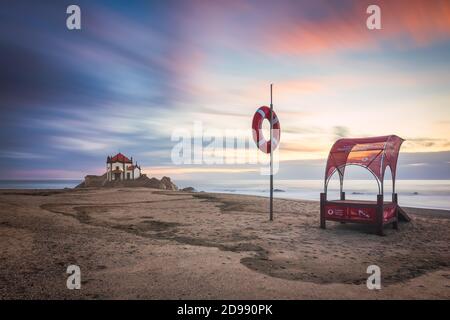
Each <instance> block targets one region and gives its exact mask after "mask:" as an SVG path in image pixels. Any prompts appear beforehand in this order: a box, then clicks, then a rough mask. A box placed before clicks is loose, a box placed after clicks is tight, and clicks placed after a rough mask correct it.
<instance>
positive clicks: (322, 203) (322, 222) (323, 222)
mask: <svg viewBox="0 0 450 320" xmlns="http://www.w3.org/2000/svg"><path fill="white" fill-rule="evenodd" d="M326 201H327V194H326V193H323V192H322V193H321V194H320V227H321V228H322V229H326V227H327V226H326V220H325V202H326Z"/></svg>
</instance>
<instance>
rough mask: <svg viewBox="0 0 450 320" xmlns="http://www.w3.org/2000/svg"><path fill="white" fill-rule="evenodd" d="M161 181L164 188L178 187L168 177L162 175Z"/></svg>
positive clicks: (174, 188) (172, 188) (173, 188)
mask: <svg viewBox="0 0 450 320" xmlns="http://www.w3.org/2000/svg"><path fill="white" fill-rule="evenodd" d="M161 183H162V184H163V185H164V186H165V189H166V190H174V191H175V190H178V187H177V186H176V185H175V184H174V183H173V182H172V181H171V180H170V178H169V177H163V178H162V179H161Z"/></svg>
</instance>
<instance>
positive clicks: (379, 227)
mask: <svg viewBox="0 0 450 320" xmlns="http://www.w3.org/2000/svg"><path fill="white" fill-rule="evenodd" d="M376 230H377V235H379V236H384V233H383V195H382V194H379V195H377V221H376Z"/></svg>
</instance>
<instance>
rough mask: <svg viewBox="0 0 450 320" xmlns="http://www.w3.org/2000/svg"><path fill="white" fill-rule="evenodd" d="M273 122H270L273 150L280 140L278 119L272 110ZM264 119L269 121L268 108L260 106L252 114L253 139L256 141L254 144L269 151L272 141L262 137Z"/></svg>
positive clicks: (262, 149) (266, 151)
mask: <svg viewBox="0 0 450 320" xmlns="http://www.w3.org/2000/svg"><path fill="white" fill-rule="evenodd" d="M272 116H273V123H272V130H273V131H272V142H273V150H275V149H276V148H277V146H278V143H279V142H280V131H281V130H280V121H279V120H278V117H277V115H276V113H275V111H272ZM264 119H267V120H269V122H270V108H269V107H267V106H262V107H260V108H259V109H258V110H256V112H255V115H254V116H253V124H252V129H253V140H254V141H255V143H256V146H257V147H258V148H259V150H261V151H262V152H265V153H270V149H271V145H272V143H271V142H270V141H267V140H266V139H265V138H264V135H263V132H262V123H263V121H264Z"/></svg>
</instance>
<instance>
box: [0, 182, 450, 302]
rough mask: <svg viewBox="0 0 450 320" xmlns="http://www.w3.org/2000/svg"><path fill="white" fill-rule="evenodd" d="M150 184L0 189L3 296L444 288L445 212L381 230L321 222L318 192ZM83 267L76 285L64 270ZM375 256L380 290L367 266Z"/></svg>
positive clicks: (352, 293)
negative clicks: (274, 195)
mask: <svg viewBox="0 0 450 320" xmlns="http://www.w3.org/2000/svg"><path fill="white" fill-rule="evenodd" d="M267 207H268V201H267V199H266V198H261V197H254V196H243V195H230V194H208V193H187V192H177V191H161V190H153V189H148V188H133V189H131V188H129V189H127V188H113V189H77V190H56V191H55V190H53V191H51V190H47V191H45V190H41V191H27V190H3V191H1V192H0V238H1V239H0V259H1V263H0V265H1V269H0V283H1V284H2V285H1V286H0V297H1V298H3V299H9V298H38V299H40V298H41V299H42V298H43V299H46V298H56V299H71V298H76V299H78V298H83V299H95V298H105V299H118V298H132V299H144V298H147V299H180V298H184V299H241V298H242V299H273V298H275V299H278V298H281V299H314V298H321V299H333V298H344V299H355V298H363V299H380V298H389V299H391V298H442V299H448V298H450V253H449V246H450V232H449V231H450V213H449V212H443V211H434V210H424V209H406V210H407V211H408V213H410V214H411V216H412V218H413V221H412V222H411V223H401V224H400V230H399V231H395V230H392V229H390V228H386V233H387V235H386V236H385V237H379V236H376V235H374V234H372V230H371V229H370V227H367V226H362V225H351V224H346V225H340V224H334V223H331V222H330V223H329V224H328V225H329V226H328V229H327V230H322V229H320V228H319V227H318V226H319V206H318V203H317V202H311V201H293V200H283V199H276V200H275V221H273V222H269V221H268V214H267ZM70 264H76V265H79V266H80V268H81V276H82V288H81V290H68V289H67V288H66V279H67V276H68V275H67V274H66V268H67V266H68V265H70ZM371 264H375V265H378V266H380V268H381V272H382V289H381V290H372V291H371V290H368V289H367V287H366V279H367V277H368V274H366V268H367V266H368V265H371Z"/></svg>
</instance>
